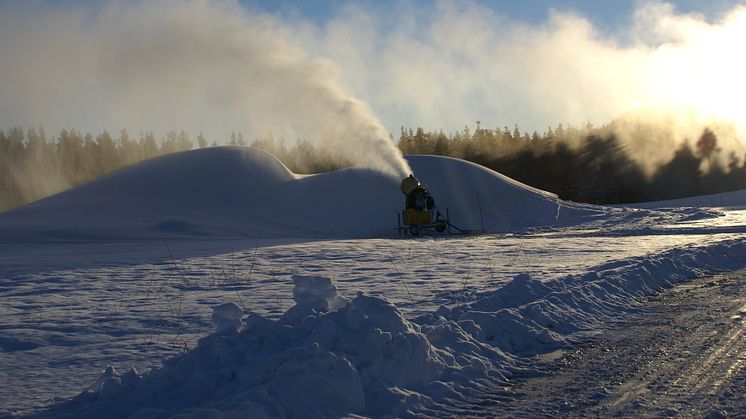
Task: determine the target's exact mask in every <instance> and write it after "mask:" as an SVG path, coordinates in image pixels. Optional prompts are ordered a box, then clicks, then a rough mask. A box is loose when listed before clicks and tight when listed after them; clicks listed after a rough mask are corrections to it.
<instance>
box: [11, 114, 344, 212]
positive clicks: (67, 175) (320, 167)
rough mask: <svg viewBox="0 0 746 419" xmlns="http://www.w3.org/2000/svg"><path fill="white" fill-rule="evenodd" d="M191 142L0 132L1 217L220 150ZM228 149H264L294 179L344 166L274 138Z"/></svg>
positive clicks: (149, 136) (175, 137)
mask: <svg viewBox="0 0 746 419" xmlns="http://www.w3.org/2000/svg"><path fill="white" fill-rule="evenodd" d="M195 140H196V141H195V142H193V141H192V140H191V139H190V138H189V135H188V134H187V133H186V132H185V131H183V130H182V131H179V132H176V131H171V132H169V133H167V134H166V135H165V136H163V137H162V138H159V139H156V137H155V135H154V134H153V133H152V132H144V133H140V134H139V135H138V136H137V137H133V136H131V135H130V134H129V132H128V131H127V130H126V129H123V130H121V131H120V132H119V135H117V136H113V135H111V133H109V132H108V131H103V132H101V133H99V134H98V135H95V136H94V135H92V134H90V133H85V134H83V133H81V132H80V131H77V130H74V129H71V130H67V129H63V130H61V131H60V132H59V133H58V134H57V135H54V136H51V137H48V136H47V134H46V132H45V131H44V129H43V128H29V129H26V130H24V129H23V128H20V127H13V128H10V129H8V130H1V129H0V211H4V210H7V209H11V208H14V207H17V206H20V205H23V204H26V203H28V202H32V201H35V200H37V199H41V198H44V197H46V196H49V195H51V194H54V193H57V192H60V191H62V190H65V189H67V188H70V187H73V186H77V185H81V184H83V183H86V182H89V181H92V180H94V179H97V178H99V177H102V176H104V175H106V174H109V173H112V172H114V171H116V170H119V169H122V168H124V167H127V166H130V165H132V164H135V163H138V162H141V161H144V160H148V159H151V158H154V157H158V156H162V155H165V154H169V153H175V152H178V151H185V150H190V149H192V148H194V147H199V148H204V147H209V146H217V145H218V144H217V143H216V142H214V141H213V142H209V141H208V140H207V139H206V138H205V137H204V136H203V135H202V134H201V133H200V134H199V135H198V136H197V137H196V139H195ZM225 143H227V144H228V145H234V146H246V145H251V146H254V147H258V148H262V149H264V150H266V151H268V152H270V153H272V154H274V155H275V156H276V157H277V158H279V159H280V160H281V161H282V162H283V163H285V164H286V165H287V166H288V168H289V169H290V170H292V171H293V172H295V173H319V172H324V171H330V170H334V169H337V168H340V167H343V166H346V165H347V164H345V163H344V162H336V161H333V160H332V158H331V156H330V155H329V153H325V152H324V151H323V150H321V149H319V148H318V147H315V146H314V145H313V144H311V143H310V142H308V141H305V140H298V141H297V142H296V143H295V144H294V145H293V146H290V147H288V146H286V145H285V144H284V142H283V141H280V140H275V139H274V138H273V137H272V136H267V137H265V138H261V139H256V140H254V141H253V142H251V143H250V144H249V143H247V142H246V141H245V140H244V137H243V134H241V133H238V134H236V133H232V134H231V137H230V139H227V140H226V141H225Z"/></svg>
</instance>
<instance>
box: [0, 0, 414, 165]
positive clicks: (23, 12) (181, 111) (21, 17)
mask: <svg viewBox="0 0 746 419" xmlns="http://www.w3.org/2000/svg"><path fill="white" fill-rule="evenodd" d="M289 29H290V28H289V27H287V26H286V25H284V24H282V23H281V22H280V21H278V20H277V19H276V18H273V17H271V16H266V15H259V14H251V13H249V12H247V11H246V10H245V9H244V8H243V7H242V6H241V5H240V4H238V3H237V2H234V1H218V2H207V1H199V0H194V1H170V0H169V1H165V2H157V3H153V2H147V1H137V2H133V3H126V2H107V3H104V4H102V5H100V6H97V7H88V8H86V7H85V5H84V4H82V3H81V4H77V5H76V4H75V3H73V4H69V3H65V4H63V5H52V4H49V3H43V2H41V3H40V2H28V3H27V2H24V3H3V4H1V5H0V54H1V55H2V56H3V57H5V58H4V59H3V60H2V61H0V74H2V75H3V83H2V84H0V97H2V98H3V100H2V103H0V115H3V117H2V120H0V122H1V123H3V124H10V125H11V126H13V125H20V126H26V127H32V126H38V125H39V124H41V125H43V126H44V127H45V128H46V129H47V130H48V131H51V132H56V131H57V130H59V129H61V128H64V127H71V126H72V127H73V128H76V129H79V130H83V131H92V132H100V131H102V130H104V129H109V130H112V129H114V130H116V129H119V128H128V129H130V130H135V131H137V130H141V131H147V130H152V131H155V132H156V133H160V134H163V133H165V132H167V131H168V130H174V129H175V130H179V129H185V130H187V131H188V132H191V133H192V134H193V135H196V134H197V133H199V132H203V133H204V134H205V135H206V136H207V138H208V139H209V140H211V141H217V142H219V143H221V142H224V141H225V139H227V138H228V137H229V136H230V133H231V132H232V131H237V132H243V133H244V134H248V135H250V136H254V137H259V136H266V135H270V134H271V135H273V136H275V138H277V137H279V138H284V139H286V140H288V141H295V140H296V139H304V140H308V141H311V142H312V143H315V144H316V145H318V146H319V147H321V148H324V149H325V150H328V151H329V152H330V153H331V155H332V157H334V158H336V159H338V160H341V161H345V162H349V163H351V164H353V165H356V166H361V167H368V168H373V169H376V170H379V171H382V172H384V173H387V174H389V175H391V176H394V177H396V178H402V177H404V176H406V175H407V174H409V173H410V171H411V170H410V169H409V167H408V165H407V163H406V161H404V159H403V158H402V156H401V153H399V151H398V149H397V148H396V145H395V144H394V143H393V141H392V140H391V138H390V135H389V133H388V131H387V130H386V129H385V128H384V127H383V125H382V124H381V123H380V122H379V121H378V119H377V118H376V117H375V116H374V115H373V113H372V111H371V110H370V109H369V108H368V107H367V106H366V105H365V104H364V103H362V102H360V101H359V100H356V99H355V98H354V97H353V96H352V95H351V94H350V93H349V92H347V91H346V90H345V89H344V88H343V87H342V86H341V85H340V84H339V83H337V82H336V81H335V71H336V70H335V67H334V65H333V64H332V63H331V62H330V61H328V60H323V59H319V58H314V57H310V56H309V55H308V54H307V53H306V52H305V51H304V50H303V49H302V48H301V47H299V46H298V45H297V44H295V43H293V41H292V40H291V39H290V36H289ZM250 138H251V137H250Z"/></svg>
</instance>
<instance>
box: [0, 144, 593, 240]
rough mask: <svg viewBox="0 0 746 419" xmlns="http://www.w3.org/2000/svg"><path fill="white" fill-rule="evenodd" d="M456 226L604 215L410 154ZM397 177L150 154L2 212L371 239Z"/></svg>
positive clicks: (190, 232)
mask: <svg viewBox="0 0 746 419" xmlns="http://www.w3.org/2000/svg"><path fill="white" fill-rule="evenodd" d="M409 161H410V164H411V166H412V168H413V170H414V171H415V175H416V176H417V177H418V178H419V179H420V180H422V181H423V182H424V183H425V184H426V185H427V186H428V187H429V189H430V191H431V193H432V195H433V196H434V197H435V199H436V201H437V203H438V206H439V207H440V208H441V210H443V211H444V212H445V209H446V208H448V210H449V212H450V215H451V220H452V222H453V223H454V224H455V225H457V226H459V227H461V228H464V229H472V230H484V231H488V232H504V231H515V230H518V229H525V228H531V227H540V226H560V225H561V226H564V225H571V224H576V223H579V222H582V221H585V220H587V219H588V218H589V217H592V216H594V215H598V214H599V213H600V212H602V211H601V210H600V209H599V208H598V207H591V206H582V205H577V204H572V203H567V202H563V201H560V200H559V199H557V197H556V196H554V195H552V194H549V193H547V192H543V191H540V190H537V189H534V188H531V187H528V186H526V185H523V184H521V183H519V182H516V181H513V180H512V179H509V178H507V177H505V176H503V175H500V174H499V173H496V172H494V171H492V170H490V169H487V168H484V167H482V166H479V165H476V164H473V163H469V162H465V161H463V160H458V159H453V158H447V157H438V156H415V157H410V158H409ZM399 181H400V179H392V178H390V177H388V176H385V175H383V174H381V173H379V172H376V171H373V170H369V169H361V168H353V169H345V170H339V171H335V172H330V173H323V174H318V175H312V176H296V175H294V174H293V173H291V172H290V171H289V170H288V169H287V168H286V167H285V166H284V165H283V164H282V163H281V162H279V161H278V160H277V159H276V158H274V157H273V156H272V155H270V154H268V153H266V152H263V151H260V150H257V149H253V148H246V147H215V148H207V149H200V150H192V151H187V152H182V153H177V154H172V155H168V156H164V157H160V158H157V159H153V160H150V161H147V162H144V163H141V164H139V165H136V166H134V167H131V168H128V169H125V170H121V171H119V172H117V173H114V174H112V175H109V176H107V177H104V178H102V179H99V180H97V181H94V182H91V183H89V184H86V185H83V186H80V187H77V188H74V189H71V190H69V191H66V192H63V193H60V194H57V195H54V196H51V197H48V198H46V199H43V200H40V201H37V202H34V203H31V204H29V205H26V206H23V207H20V208H17V209H14V210H11V211H7V212H5V213H2V214H0V232H2V234H1V235H0V236H2V237H4V238H6V239H12V240H16V241H17V240H22V241H28V240H102V239H111V238H138V239H140V238H149V237H172V236H182V237H183V236H188V237H195V238H200V237H205V238H206V237H298V238H318V237H351V236H357V237H373V236H379V237H380V236H386V235H391V234H393V232H394V227H395V225H396V212H397V211H399V210H400V209H401V207H402V206H403V202H404V197H403V196H402V195H401V193H400V192H399Z"/></svg>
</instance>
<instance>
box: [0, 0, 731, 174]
mask: <svg viewBox="0 0 746 419" xmlns="http://www.w3.org/2000/svg"><path fill="white" fill-rule="evenodd" d="M62 4H63V5H57V3H47V2H6V3H0V57H2V60H0V74H2V83H0V98H2V100H0V126H5V127H8V126H13V125H22V126H36V125H39V124H42V125H44V127H45V128H46V129H47V131H51V132H55V131H56V130H58V129H60V128H62V127H69V128H76V129H80V130H84V131H93V132H97V131H100V130H102V129H110V130H115V131H116V130H118V129H119V128H128V129H130V130H132V131H135V132H136V131H138V130H153V131H156V133H163V132H165V131H168V130H172V129H176V130H178V129H186V130H187V131H189V132H190V133H192V134H193V135H195V134H196V133H198V132H204V133H205V135H206V136H207V137H208V138H209V139H211V140H218V141H221V140H224V139H226V138H228V137H229V135H230V132H231V131H237V132H238V131H240V132H243V133H244V134H245V135H246V136H247V137H248V138H252V137H254V136H260V135H265V134H266V133H268V132H270V131H272V132H273V133H274V134H275V136H282V137H285V138H287V139H289V140H290V141H294V140H295V139H296V138H304V139H311V140H317V141H325V142H326V144H327V145H330V146H332V148H334V149H336V150H340V153H341V154H340V156H344V157H346V158H348V159H350V160H353V161H354V162H356V163H358V164H363V163H361V162H365V163H364V164H365V165H368V166H372V167H377V168H384V169H382V170H386V171H389V172H390V173H396V174H397V175H401V174H402V173H405V172H407V171H408V170H409V169H408V167H406V163H404V162H403V160H402V159H401V158H400V157H399V156H398V155H397V153H396V150H395V149H393V146H392V144H391V142H390V141H388V135H389V134H388V132H392V133H394V134H397V133H398V129H399V126H402V125H403V126H417V125H420V126H423V127H425V128H426V129H432V130H437V129H441V128H442V129H443V130H444V131H446V132H454V131H456V130H458V129H459V128H460V127H463V125H464V124H472V123H473V122H474V121H476V120H481V121H482V126H483V127H499V126H503V125H509V126H510V125H512V124H513V123H517V124H518V125H519V127H520V128H521V129H523V130H528V131H531V130H538V131H540V132H541V131H543V130H544V129H545V128H546V127H547V126H550V125H551V126H555V125H556V124H557V123H560V122H562V123H570V124H574V125H580V124H583V123H585V122H586V121H590V122H593V123H594V124H596V125H598V124H603V123H607V122H608V121H610V120H612V119H614V118H617V117H618V116H620V115H622V114H625V113H628V112H630V111H637V114H640V113H641V112H640V110H641V109H663V108H665V109H686V113H682V115H692V112H693V114H694V115H696V119H697V120H698V121H702V122H701V123H702V124H707V123H708V121H709V120H712V119H718V120H721V121H726V122H728V123H730V124H733V125H735V126H736V127H737V129H738V131H737V132H738V133H739V134H738V135H739V136H741V137H743V133H744V132H746V120H744V119H745V118H746V117H745V116H744V115H746V114H744V112H743V111H742V109H743V106H742V104H741V100H742V99H741V98H743V97H746V83H743V82H742V81H741V80H742V74H746V57H745V56H744V55H743V54H742V53H741V49H742V45H741V43H742V40H743V39H746V8H743V7H735V8H733V9H730V10H727V11H724V12H723V13H722V14H721V15H720V16H719V17H717V18H715V19H709V20H708V19H707V18H705V17H704V16H701V15H697V14H691V13H680V12H677V10H676V9H675V8H674V7H673V6H671V5H670V4H666V3H660V2H640V3H638V5H637V7H636V10H635V12H634V14H633V15H632V16H629V17H627V18H628V19H629V20H628V21H629V24H628V25H627V26H616V27H614V28H613V30H604V29H605V28H599V27H597V26H596V25H595V24H594V23H593V22H591V21H590V20H589V19H588V18H586V17H584V16H582V15H580V14H578V13H577V12H565V11H562V10H552V11H550V13H549V18H548V19H547V20H546V21H544V22H542V23H539V24H533V23H526V22H520V21H514V20H511V19H510V18H508V17H507V16H505V15H503V14H500V13H499V12H498V11H495V10H493V9H491V8H488V7H485V6H482V5H479V4H476V3H468V2H467V3H462V2H458V3H454V2H445V1H442V2H438V3H436V5H435V7H432V8H428V9H423V8H418V7H416V6H417V4H418V3H409V2H392V3H391V6H390V7H375V6H371V5H364V6H360V5H357V4H355V3H349V4H347V5H345V6H343V7H341V8H340V9H339V10H338V11H337V12H336V14H335V15H333V16H331V17H330V18H329V19H328V20H327V21H324V22H322V23H318V22H317V21H312V20H307V19H305V18H304V17H303V16H299V15H293V16H291V17H280V16H275V15H271V14H262V13H257V12H249V11H247V10H246V9H245V8H244V7H242V6H241V5H240V4H239V3H237V2H236V1H229V0H224V1H218V2H208V1H204V0H192V1H176V0H167V1H163V2H145V1H135V2H116V1H112V2H108V3H103V4H102V5H99V6H98V7H96V8H95V9H91V8H90V6H88V7H84V4H83V3H75V2H73V3H68V2H65V3H62ZM687 118H688V116H687ZM379 120H380V121H382V122H379ZM384 127H385V128H384ZM687 132H688V131H687ZM687 135H689V134H687ZM691 135H696V133H692V134H691ZM690 139H691V137H690ZM350 156H351V158H350Z"/></svg>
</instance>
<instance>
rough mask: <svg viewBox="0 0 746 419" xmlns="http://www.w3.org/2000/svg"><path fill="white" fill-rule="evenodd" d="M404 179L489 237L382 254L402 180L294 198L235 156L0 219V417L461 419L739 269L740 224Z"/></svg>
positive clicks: (110, 180)
mask: <svg viewBox="0 0 746 419" xmlns="http://www.w3.org/2000/svg"><path fill="white" fill-rule="evenodd" d="M409 162H410V164H411V166H412V168H413V170H414V171H415V173H416V175H417V176H418V177H419V178H420V179H421V180H422V181H423V182H425V183H426V184H427V186H428V187H429V189H430V191H431V192H432V193H433V195H434V196H435V198H436V200H437V202H438V204H439V205H440V206H441V208H444V207H447V208H448V209H449V212H450V214H451V217H452V220H453V221H454V223H456V224H458V225H459V226H460V227H462V228H466V229H474V230H480V231H481V230H484V231H485V232H488V233H491V234H487V235H482V236H476V237H467V238H443V239H430V238H422V239H416V240H401V239H397V238H394V237H393V235H394V232H393V226H394V225H395V220H396V219H395V212H396V211H397V210H398V209H399V208H400V206H401V205H402V201H403V196H401V194H399V191H398V182H399V180H398V179H391V178H389V177H387V176H386V175H383V174H381V173H378V172H375V171H372V170H368V169H360V168H357V169H347V170H342V171H337V172H333V173H327V174H321V175H313V176H306V177H301V176H296V175H294V174H292V173H290V172H289V171H288V170H287V169H286V168H285V167H284V166H283V165H282V164H281V163H279V162H278V161H277V160H276V159H274V158H273V157H272V156H269V155H267V154H266V153H263V152H260V151H257V150H252V149H245V148H235V147H222V148H213V149H205V150H194V151H191V152H186V153H180V154H176V155H171V156H165V157H163V158H160V159H155V160H152V161H149V162H145V163H143V164H142V165H139V166H136V167H133V168H131V169H127V170H123V171H121V172H118V173H115V174H113V175H111V176H109V177H107V178H104V179H101V180H99V181H96V182H92V183H90V184H88V185H84V186H83V187H80V188H76V189H73V190H70V191H67V192H64V193H61V194H58V195H56V196H53V197H50V198H47V199H45V200H41V201H38V202H36V203H32V204H30V205H27V206H25V207H21V208H18V209H16V210H12V211H8V212H6V213H3V214H0V250H2V253H0V256H2V259H0V296H2V300H3V303H4V304H3V305H2V306H0V314H2V316H0V363H2V365H3V368H0V381H2V382H4V383H7V385H6V386H4V387H3V388H2V389H0V412H3V411H7V412H8V413H18V414H25V413H30V412H34V411H36V412H38V411H39V409H41V408H43V407H46V406H48V405H49V403H50V402H51V401H52V400H51V399H52V398H54V397H60V400H64V399H66V398H68V397H71V396H73V395H74V394H77V393H79V392H80V389H81V388H88V390H86V391H84V392H83V393H81V394H80V395H79V396H77V397H75V398H74V399H73V400H70V401H67V402H61V403H58V404H56V405H55V406H52V407H51V408H49V410H47V411H44V412H39V413H38V416H39V417H91V418H93V417H135V418H159V417H171V416H174V415H179V417H245V416H247V415H248V416H251V417H330V416H331V417H337V416H345V415H368V416H387V415H389V416H424V417H431V416H452V415H463V414H474V413H475V412H477V413H478V412H479V411H480V409H483V407H484V404H485V403H493V404H497V405H498V408H499V400H500V398H501V397H508V395H507V394H506V393H505V392H503V391H502V390H501V389H502V388H503V386H505V385H506V384H508V383H509V381H510V380H511V377H514V376H515V375H516V374H537V373H540V371H541V367H540V366H539V365H538V364H537V362H536V357H537V355H542V354H546V353H550V352H552V351H556V350H558V349H562V348H567V347H568V346H569V345H572V344H573V343H574V342H576V341H578V340H582V339H585V338H586V337H587V336H589V335H593V334H594V333H597V332H598V331H599V330H600V329H602V328H603V327H604V325H605V324H607V323H608V322H609V321H612V320H613V319H615V318H617V317H618V316H622V315H624V313H626V312H629V311H631V310H635V309H636V304H637V303H636V299H637V298H638V297H640V296H643V295H647V294H650V293H654V292H657V291H658V290H660V289H661V288H663V287H668V286H671V285H672V284H675V283H678V282H681V281H686V280H688V279H691V278H693V277H696V276H697V275H699V274H702V273H709V272H715V271H722V270H734V269H740V268H743V267H744V266H743V265H744V264H746V263H744V261H746V258H744V256H746V244H744V242H743V239H742V234H743V232H744V225H746V223H744V222H743V214H742V213H737V212H735V211H725V212H723V211H715V210H711V209H698V208H674V209H669V210H664V211H654V210H640V209H627V208H602V207H596V206H591V205H581V204H575V203H571V202H564V201H561V200H558V199H557V198H556V197H555V196H554V195H552V194H549V193H546V192H543V191H538V190H535V189H533V188H530V187H527V186H526V185H522V184H520V183H518V182H515V181H513V180H511V179H508V178H506V177H504V176H502V175H500V174H498V173H495V172H493V171H491V170H488V169H485V168H483V167H480V166H477V165H474V164H471V163H467V162H463V161H460V160H456V159H449V158H439V157H435V156H415V157H411V158H409ZM734 199H735V198H734ZM500 232H512V233H515V232H519V233H520V234H512V233H511V234H496V233H500ZM350 238H355V239H354V240H351V239H350ZM278 239H281V240H284V241H285V242H283V243H280V242H278ZM212 329H215V332H214V333H212V334H209V335H207V336H205V334H207V333H208V332H209V331H210V330H212ZM200 337H202V338H201V339H200ZM164 358H165V361H163V365H162V366H160V367H158V363H159V361H161V360H163V359H164ZM109 364H113V365H114V366H116V367H117V368H119V369H120V370H122V371H127V372H126V373H122V374H120V373H119V372H117V370H116V369H115V368H114V367H110V368H105V367H106V366H107V365H109ZM130 366H134V367H136V368H134V369H130ZM153 367H155V368H153ZM101 370H104V373H103V374H101V375H100V376H98V378H97V377H96V375H97V372H96V371H101ZM91 383H92V384H91Z"/></svg>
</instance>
